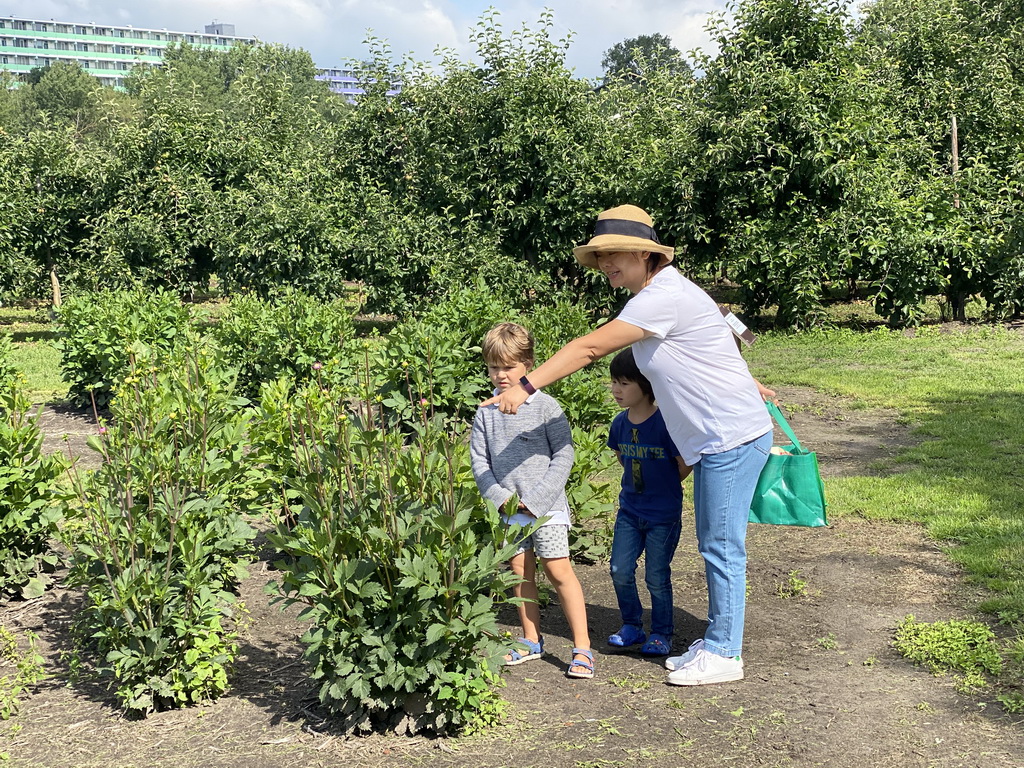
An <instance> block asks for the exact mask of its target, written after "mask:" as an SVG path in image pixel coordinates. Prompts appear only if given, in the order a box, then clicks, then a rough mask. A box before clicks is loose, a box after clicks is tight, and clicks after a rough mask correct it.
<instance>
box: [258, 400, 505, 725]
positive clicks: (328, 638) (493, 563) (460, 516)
mask: <svg viewBox="0 0 1024 768" xmlns="http://www.w3.org/2000/svg"><path fill="white" fill-rule="evenodd" d="M278 394H279V395H280V394H283V393H280V392H279V393H278ZM264 395H265V396H264V401H263V408H262V411H263V412H266V411H268V410H271V411H272V413H273V415H272V416H271V418H274V419H279V418H280V415H281V414H286V417H285V418H286V419H287V422H288V429H287V433H286V434H287V435H290V436H291V440H290V441H289V443H288V451H289V454H290V456H289V458H290V463H291V466H290V468H288V470H287V473H286V477H287V483H288V485H289V487H290V489H291V490H292V491H294V501H295V503H294V504H293V505H292V509H291V511H292V513H293V514H292V515H285V516H283V517H282V519H281V522H280V524H279V525H278V528H277V531H276V533H274V534H273V535H271V536H270V540H271V541H272V542H273V544H274V545H275V546H277V547H278V549H279V550H280V551H281V553H282V554H283V555H284V558H283V559H282V560H281V561H280V562H279V563H278V567H279V568H280V569H281V579H280V583H273V584H271V585H269V586H268V590H269V591H270V592H271V593H272V594H278V595H279V596H280V598H281V599H283V600H284V601H285V602H286V603H287V604H292V603H299V604H302V605H305V606H306V610H304V611H303V613H302V614H301V615H302V617H303V618H305V619H308V620H310V621H311V622H312V627H311V628H310V630H309V631H308V632H306V634H305V635H304V636H303V637H302V642H303V643H305V644H306V646H307V648H306V652H305V653H306V656H307V658H309V659H310V661H311V662H312V666H313V677H314V679H316V680H318V681H319V682H320V701H321V702H322V703H323V704H324V705H325V706H326V707H327V708H328V709H330V710H332V711H333V712H335V713H336V714H337V715H339V716H340V717H341V718H342V724H343V727H345V728H349V729H354V730H367V729H370V728H373V727H386V728H391V729H395V730H397V731H399V732H414V731H422V730H427V731H433V732H450V731H457V730H460V729H462V728H464V727H466V726H468V725H470V724H474V723H480V722H481V721H483V722H490V721H491V720H493V719H494V718H496V717H497V715H498V714H499V713H500V708H501V700H500V698H499V697H498V696H497V694H496V692H495V691H494V687H495V685H496V684H497V683H498V677H497V669H498V665H499V664H500V655H501V652H502V649H503V645H502V644H501V642H500V640H499V639H498V637H497V635H498V632H497V627H496V624H495V608H494V606H495V602H496V601H497V600H498V599H500V597H501V596H502V595H503V594H504V593H505V591H506V590H507V589H508V587H510V586H511V584H512V583H513V581H514V579H515V577H514V576H513V575H512V574H511V573H510V572H508V571H507V570H505V569H503V568H502V563H503V562H504V561H505V560H506V559H507V558H508V557H509V556H510V554H511V549H510V548H508V547H505V548H504V549H503V548H502V547H501V546H500V544H498V543H497V542H501V541H503V538H504V536H503V533H504V532H503V531H502V530H501V526H500V523H499V518H498V516H497V514H496V512H495V511H494V510H491V511H490V512H488V511H487V510H486V509H485V508H484V507H483V503H482V502H481V500H480V496H479V494H478V492H477V489H476V484H475V482H474V481H473V476H472V471H471V469H470V465H469V456H468V446H467V445H466V441H465V439H464V435H463V434H461V433H460V432H459V431H458V430H454V431H453V430H452V429H451V428H450V427H449V426H448V425H447V424H446V423H445V421H444V420H443V419H442V418H441V417H440V416H434V417H428V416H427V413H426V408H424V409H423V410H422V413H421V418H420V420H419V421H418V422H417V423H416V424H414V425H407V427H409V428H411V430H412V434H411V439H410V440H409V441H408V443H406V442H404V441H403V433H401V432H398V431H394V430H388V429H385V428H382V427H381V422H380V418H379V413H375V412H374V411H372V410H371V409H369V408H368V407H367V406H366V405H365V404H364V405H363V406H362V410H361V412H360V413H357V414H352V413H350V412H348V411H347V410H346V406H345V402H343V401H339V400H337V399H335V398H333V397H332V396H331V395H330V393H329V392H328V393H326V394H325V393H324V391H323V389H321V388H319V387H317V386H315V385H314V386H310V387H308V388H306V389H305V390H304V391H302V392H300V393H298V394H297V395H294V396H292V397H291V398H289V399H288V400H285V401H278V402H273V401H272V398H271V391H270V389H269V388H268V389H267V390H265V391H264ZM278 455H279V457H280V456H283V455H284V452H283V451H279V452H278Z"/></svg>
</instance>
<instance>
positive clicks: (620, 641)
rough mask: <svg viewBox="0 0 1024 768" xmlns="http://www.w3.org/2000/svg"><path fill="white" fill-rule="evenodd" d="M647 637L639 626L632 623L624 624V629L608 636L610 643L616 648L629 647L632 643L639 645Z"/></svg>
mask: <svg viewBox="0 0 1024 768" xmlns="http://www.w3.org/2000/svg"><path fill="white" fill-rule="evenodd" d="M646 639H647V635H645V634H644V631H643V630H642V629H640V628H639V627H634V626H633V625H632V624H623V625H622V629H620V630H619V631H618V632H616V633H615V634H614V635H612V636H611V637H609V638H608V645H611V646H614V647H615V648H629V646H631V645H639V644H640V643H642V642H643V641H644V640H646Z"/></svg>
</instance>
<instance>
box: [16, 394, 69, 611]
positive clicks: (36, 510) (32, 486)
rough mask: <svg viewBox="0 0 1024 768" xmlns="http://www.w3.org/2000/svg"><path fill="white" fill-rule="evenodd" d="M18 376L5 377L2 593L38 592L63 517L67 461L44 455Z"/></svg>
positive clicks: (50, 567)
mask: <svg viewBox="0 0 1024 768" xmlns="http://www.w3.org/2000/svg"><path fill="white" fill-rule="evenodd" d="M30 411H31V406H30V404H29V402H28V398H27V397H26V396H25V394H24V392H23V391H22V390H21V387H20V385H19V384H18V383H17V382H14V381H11V382H8V383H7V384H6V385H4V384H3V383H0V595H10V594H15V593H17V594H20V595H21V596H22V597H25V598H30V597H38V596H39V595H41V594H42V593H43V591H44V590H45V589H46V587H47V585H48V584H49V583H50V580H51V577H50V574H51V573H53V571H54V569H55V568H56V566H57V564H58V562H59V557H58V555H57V553H56V552H55V551H54V550H53V548H52V547H51V545H50V541H51V537H52V536H53V535H54V534H55V533H56V526H57V523H58V521H59V520H60V517H61V511H60V499H61V496H62V492H61V491H60V490H59V484H58V481H59V478H60V477H61V475H62V474H63V473H64V471H65V470H66V469H67V467H68V464H67V461H66V460H65V459H64V457H63V455H62V454H60V453H57V454H54V455H52V456H45V455H43V434H42V432H41V431H40V430H39V425H38V421H39V416H38V414H36V415H35V416H33V415H31V414H30Z"/></svg>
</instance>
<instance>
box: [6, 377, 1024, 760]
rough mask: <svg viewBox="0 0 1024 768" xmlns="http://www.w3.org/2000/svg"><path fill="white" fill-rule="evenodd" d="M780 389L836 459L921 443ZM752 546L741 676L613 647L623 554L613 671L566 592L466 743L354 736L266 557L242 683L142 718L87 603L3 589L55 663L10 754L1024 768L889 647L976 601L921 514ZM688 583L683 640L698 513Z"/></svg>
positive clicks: (598, 637) (597, 620)
mask: <svg viewBox="0 0 1024 768" xmlns="http://www.w3.org/2000/svg"><path fill="white" fill-rule="evenodd" d="M780 395H781V397H782V401H783V403H784V404H786V405H790V406H795V407H794V408H792V410H791V413H792V418H791V420H790V421H791V423H792V424H793V427H794V429H795V430H796V432H797V434H798V435H799V436H800V437H801V439H802V441H803V442H804V443H805V444H807V445H808V446H810V447H811V448H813V449H815V450H817V451H818V454H819V458H820V460H821V464H822V469H823V473H824V474H825V475H826V476H841V475H850V474H863V473H870V472H871V471H872V470H871V469H870V465H871V464H872V463H873V462H875V461H877V460H879V459H882V458H884V457H886V456H887V455H891V454H892V453H894V452H895V451H897V450H898V449H899V448H900V447H901V446H904V445H909V444H911V443H912V442H913V441H914V436H913V435H912V434H911V433H910V432H909V431H908V430H907V428H906V427H904V426H901V425H900V424H898V423H897V421H896V419H895V415H894V414H892V413H887V412H883V411H861V410H856V411H855V410H848V409H844V408H843V406H842V403H841V402H838V401H835V400H832V399H830V398H827V397H826V396H823V395H818V394H814V393H810V392H807V391H802V390H783V391H782V392H780ZM44 428H45V429H46V431H47V432H48V434H49V438H48V441H49V442H48V445H50V446H51V447H53V448H57V447H61V446H63V444H64V439H63V435H65V434H67V435H68V440H69V441H70V442H71V444H72V446H73V450H75V451H76V452H77V453H79V454H81V453H82V452H83V450H84V448H83V445H82V444H83V443H84V439H85V437H86V436H87V435H88V434H89V433H91V432H92V431H94V430H95V425H94V424H93V423H92V420H91V419H90V418H88V417H85V416H81V415H79V414H77V413H75V412H64V413H60V412H56V411H52V410H50V411H47V412H46V413H45V414H44ZM748 541H749V552H750V564H749V580H750V587H749V592H750V600H749V604H748V611H747V632H746V638H747V639H746V646H745V653H744V658H745V661H746V671H747V677H746V679H745V680H743V681H742V682H737V683H729V684H724V685H718V686H708V687H701V688H678V687H673V686H669V685H666V684H665V673H664V670H663V669H662V668H661V665H660V661H659V660H647V659H643V658H640V657H639V656H638V655H635V654H633V655H631V654H611V653H609V652H608V651H607V649H606V646H605V645H604V638H605V637H607V636H608V634H610V633H611V632H613V631H614V630H615V629H617V628H618V625H619V621H618V613H617V609H616V607H615V605H616V604H615V597H614V593H613V590H612V585H611V581H610V579H609V577H608V574H607V566H605V565H594V566H580V567H578V570H577V572H578V574H579V577H580V580H581V582H582V583H583V588H584V593H585V594H586V596H587V602H588V606H589V617H590V621H591V631H592V636H593V638H594V644H595V648H596V650H597V659H596V660H597V677H596V679H594V680H591V681H571V680H569V679H567V678H566V677H565V676H564V670H565V663H566V661H567V659H568V655H569V649H570V646H571V643H570V641H569V639H568V637H569V635H568V631H567V627H566V625H565V622H564V620H563V618H562V616H561V611H560V610H559V608H558V606H557V605H552V606H549V607H547V608H546V609H545V610H544V612H543V627H544V633H545V636H546V638H547V650H548V655H547V656H546V657H545V658H544V659H542V660H539V661H536V662H531V663H528V664H524V665H522V666H519V667H515V668H513V669H510V670H508V671H507V672H506V674H505V679H506V681H507V687H506V688H505V689H504V690H503V694H504V696H505V697H506V698H507V699H508V700H509V702H510V704H511V706H510V709H509V716H508V719H507V724H506V725H504V726H502V727H499V728H496V729H493V730H491V731H489V732H487V733H484V734H479V735H476V736H471V737H466V738H461V739H432V738H422V737H414V738H405V737H402V738H399V737H395V736H388V735H374V736H370V737H363V738H347V737H345V736H343V735H340V734H338V733H337V732H336V731H334V730H332V725H331V722H330V720H325V719H324V717H323V715H322V712H321V711H320V710H319V708H318V707H317V702H316V689H315V686H314V685H313V684H311V683H310V682H309V681H308V680H307V679H306V677H305V669H304V663H303V661H302V660H301V646H300V645H299V643H298V642H297V639H298V637H299V636H300V635H301V634H302V632H303V630H304V626H303V625H302V624H301V623H299V622H296V621H295V620H294V618H293V616H294V612H293V613H291V614H282V613H281V612H280V611H279V610H278V609H277V608H273V607H270V606H268V605H267V602H266V598H265V597H264V596H263V594H262V587H263V584H264V583H265V582H266V580H267V579H268V574H267V573H266V562H265V561H261V562H259V563H257V564H256V565H255V566H254V567H253V568H252V577H251V578H250V579H249V580H248V581H247V582H246V583H245V585H244V594H243V598H244V599H245V601H246V603H247V605H248V607H249V609H250V610H251V612H252V615H251V619H252V621H251V624H250V626H249V627H248V628H247V629H246V631H245V633H244V635H243V637H242V639H241V650H242V652H241V658H240V660H239V662H238V664H237V667H236V670H235V674H234V687H233V688H232V690H231V691H230V692H229V694H228V695H227V696H226V697H224V698H223V699H222V700H220V701H218V702H215V703H211V704H209V705H207V706H203V707H200V708H196V709H190V710H183V711H172V712H164V713H158V714H156V715H153V716H151V717H150V718H148V719H147V720H144V721H129V720H126V719H124V718H123V717H121V715H120V714H119V711H118V710H117V709H116V706H115V703H114V700H113V697H112V696H111V695H110V694H109V693H107V692H106V691H105V690H103V689H101V688H95V687H93V688H89V687H77V688H72V687H69V686H68V685H67V682H66V679H65V677H64V672H63V670H64V667H63V666H62V664H61V662H60V654H61V652H62V651H63V650H66V649H67V647H68V645H67V643H68V638H67V628H68V625H69V622H70V618H71V616H72V615H73V614H74V612H75V610H76V607H77V599H78V598H77V596H76V595H75V594H74V593H71V592H68V591H64V590H62V589H57V590H55V591H52V592H50V593H48V594H47V595H45V596H44V597H42V598H40V599H38V600H36V601H33V602H29V603H12V604H9V605H7V606H0V622H2V623H3V624H4V625H5V626H8V627H10V628H12V629H15V630H16V631H20V630H25V629H30V630H32V631H34V632H36V633H37V634H38V635H39V636H40V639H41V643H42V650H43V653H44V655H45V657H46V661H47V666H48V669H49V670H50V671H51V672H52V674H53V676H52V677H51V678H50V680H49V681H47V682H46V683H44V684H43V685H42V686H40V688H39V689H38V690H37V691H36V692H35V694H34V695H33V696H31V697H30V698H28V699H27V700H26V701H25V703H24V705H23V708H22V712H21V713H20V714H19V715H17V717H16V718H14V719H13V720H11V721H9V722H7V723H3V724H0V753H3V752H6V753H8V754H9V759H8V761H7V763H6V764H10V765H17V766H39V767H41V768H63V767H64V766H68V767H70V766H76V767H82V768H84V767H85V766H104V767H107V766H111V767H113V768H143V767H146V768H148V767H150V766H153V767H156V766H167V767H171V766H173V767H174V768H192V767H193V766H195V767H198V766H204V767H205V766H252V767H253V768H271V767H277V766H288V768H306V767H309V768H312V767H313V766H336V765H338V764H344V765H346V766H347V767H348V768H363V767H367V768H369V767H371V766H372V767H376V766H418V765H431V766H435V765H436V766H457V767H459V768H467V767H470V766H472V767H473V768H476V767H477V766H479V767H481V768H483V767H494V768H497V767H498V766H509V767H510V768H511V767H512V766H515V767H516V768H528V767H529V766H537V767H538V768H540V767H541V766H543V767H544V768H550V767H552V766H555V767H557V768H599V767H602V768H603V767H604V766H666V767H667V766H673V767H674V766H679V765H686V764H693V765H723V766H800V767H803V766H830V768H844V767H845V766H850V767H851V768H852V767H853V766H856V767H857V768H861V767H862V766H908V767H916V766H920V767H921V768H926V767H928V768H940V767H941V768H953V767H954V766H978V767H979V768H980V767H982V766H984V768H1004V767H1005V768H1009V767H1011V766H1016V767H1017V768H1021V767H1022V766H1024V736H1022V727H1021V726H1022V723H1021V719H1020V718H1017V719H1016V720H1014V719H1012V718H1009V717H1007V716H1006V715H1004V714H1002V713H1001V711H1000V709H999V707H998V706H997V705H995V704H993V703H991V702H985V701H983V700H977V699H968V698H964V697H962V696H960V695H959V694H957V693H956V692H955V691H954V689H953V686H952V682H951V681H950V680H949V679H948V678H938V677H933V676H932V675H930V674H929V673H927V672H926V671H924V670H921V669H918V668H915V667H913V666H912V665H910V664H909V663H908V662H906V661H904V660H903V659H901V658H900V657H898V656H897V655H896V654H895V652H894V651H893V650H892V648H891V647H890V641H891V638H892V633H893V629H894V627H895V625H896V624H897V623H898V622H899V620H900V619H901V618H902V617H903V616H905V615H906V614H908V613H913V614H915V615H916V616H917V617H918V618H919V619H923V620H935V619H945V618H951V617H964V616H969V615H970V612H969V606H970V605H972V604H973V603H974V602H975V600H976V597H977V596H976V595H974V594H972V592H971V590H970V588H969V587H967V586H965V584H964V582H963V580H962V579H961V577H960V575H959V574H958V572H957V570H956V568H955V567H954V566H953V565H952V564H951V563H950V562H949V560H948V559H947V557H945V556H944V555H943V553H942V552H941V551H940V550H939V548H938V547H937V546H936V544H935V543H934V542H932V541H929V540H928V539H927V538H926V537H925V536H924V534H923V532H922V531H921V529H920V528H918V527H915V526H909V525H891V524H883V523H876V522H866V521H863V520H857V519H849V518H847V519H841V520H838V521H835V522H834V523H833V524H832V525H831V526H830V527H828V528H824V529H792V528H774V527H770V526H751V529H750V534H749V539H748ZM267 556H268V557H269V553H268V554H267ZM792 571H799V575H800V578H802V579H804V580H805V581H806V582H807V591H806V593H805V594H803V595H800V596H796V597H783V596H781V595H780V593H779V587H780V585H782V584H784V583H785V582H786V581H787V579H788V577H789V574H790V573H791V572H792ZM674 583H675V588H676V592H675V594H676V614H677V615H676V627H677V636H676V645H675V649H676V650H675V652H676V653H679V652H681V650H682V649H684V648H685V647H686V645H687V644H688V643H689V641H690V640H691V639H693V638H694V637H697V636H700V635H701V634H702V632H703V623H702V621H701V616H702V615H704V613H705V611H706V593H705V586H704V579H703V568H702V565H701V562H700V558H699V556H698V555H697V553H696V543H695V541H694V539H693V536H692V533H690V532H689V531H687V529H686V528H685V527H684V536H683V540H682V541H681V543H680V546H679V552H678V555H677V557H676V561H675V568H674ZM641 593H642V590H641ZM503 618H505V619H506V620H511V619H512V618H513V614H512V613H511V612H508V613H507V614H505V615H504V617H503Z"/></svg>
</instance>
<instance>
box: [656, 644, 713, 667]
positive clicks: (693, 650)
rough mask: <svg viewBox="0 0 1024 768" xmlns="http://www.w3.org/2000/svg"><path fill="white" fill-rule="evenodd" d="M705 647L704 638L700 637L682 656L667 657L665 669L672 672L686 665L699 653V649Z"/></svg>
mask: <svg viewBox="0 0 1024 768" xmlns="http://www.w3.org/2000/svg"><path fill="white" fill-rule="evenodd" d="M703 647H704V638H699V639H697V640H694V641H693V642H692V643H690V649H689V650H688V651H687V652H686V653H684V654H683V655H682V656H671V657H669V658H667V659H665V669H667V670H669V671H670V672H671V671H672V670H675V669H679V668H680V667H685V666H686V665H687V664H689V663H690V662H691V661H693V657H694V656H696V655H697V651H699V650H700V649H701V648H703Z"/></svg>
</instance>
